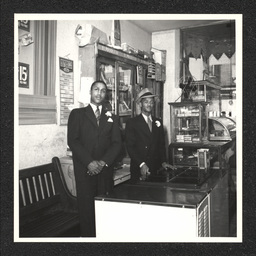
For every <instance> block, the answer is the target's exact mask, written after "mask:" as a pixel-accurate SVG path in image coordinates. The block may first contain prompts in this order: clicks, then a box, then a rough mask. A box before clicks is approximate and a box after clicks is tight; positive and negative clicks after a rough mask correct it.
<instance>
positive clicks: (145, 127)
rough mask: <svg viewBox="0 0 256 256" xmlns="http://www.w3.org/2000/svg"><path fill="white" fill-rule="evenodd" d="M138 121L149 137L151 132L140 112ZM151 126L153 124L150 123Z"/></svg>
mask: <svg viewBox="0 0 256 256" xmlns="http://www.w3.org/2000/svg"><path fill="white" fill-rule="evenodd" d="M139 123H140V125H141V126H142V130H143V131H144V133H146V134H147V135H148V136H149V137H151V135H152V133H151V132H150V130H149V127H148V124H147V122H146V121H145V119H144V117H143V116H142V114H140V115H139ZM152 126H153V124H152Z"/></svg>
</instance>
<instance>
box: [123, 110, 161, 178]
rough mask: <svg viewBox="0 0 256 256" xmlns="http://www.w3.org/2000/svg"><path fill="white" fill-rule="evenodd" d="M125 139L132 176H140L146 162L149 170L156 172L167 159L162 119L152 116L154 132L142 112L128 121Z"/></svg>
mask: <svg viewBox="0 0 256 256" xmlns="http://www.w3.org/2000/svg"><path fill="white" fill-rule="evenodd" d="M125 139H126V147H127V151H128V154H129V155H130V157H131V178H132V181H136V180H138V179H139V177H140V167H139V165H140V164H141V163H142V162H145V163H146V164H147V166H148V167H149V171H150V172H151V173H152V174H155V173H156V171H157V170H158V169H159V168H160V167H161V165H162V163H163V162H165V161H166V153H165V140H164V129H163V124H162V121H161V120H160V119H157V118H154V117H152V132H150V130H149V127H148V124H147V122H146V121H145V119H144V118H143V116H142V114H140V115H139V116H136V117H134V118H132V119H130V120H128V121H127V123H126V129H125Z"/></svg>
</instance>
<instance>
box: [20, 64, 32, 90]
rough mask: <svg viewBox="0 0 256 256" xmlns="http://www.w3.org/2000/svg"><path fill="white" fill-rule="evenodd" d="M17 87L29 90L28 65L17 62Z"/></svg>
mask: <svg viewBox="0 0 256 256" xmlns="http://www.w3.org/2000/svg"><path fill="white" fill-rule="evenodd" d="M18 77H19V87H22V88H29V64H25V63H21V62H19V75H18Z"/></svg>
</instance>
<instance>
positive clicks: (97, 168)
mask: <svg viewBox="0 0 256 256" xmlns="http://www.w3.org/2000/svg"><path fill="white" fill-rule="evenodd" d="M87 168H88V171H87V173H88V174H89V175H90V176H93V175H96V174H99V173H100V172H101V170H102V168H103V166H101V165H100V164H99V162H98V161H92V162H90V163H89V164H88V166H87Z"/></svg>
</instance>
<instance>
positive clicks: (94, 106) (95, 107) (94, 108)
mask: <svg viewBox="0 0 256 256" xmlns="http://www.w3.org/2000/svg"><path fill="white" fill-rule="evenodd" d="M90 105H91V107H92V110H93V112H95V111H96V109H97V106H96V105H94V104H92V103H90ZM99 110H100V113H101V110H102V105H100V106H99Z"/></svg>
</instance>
